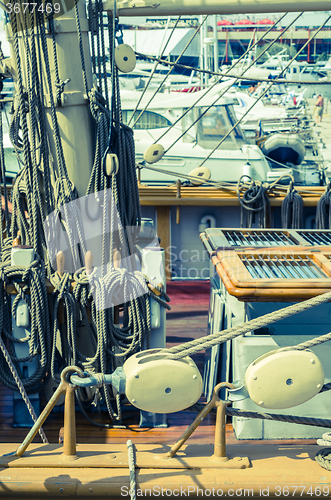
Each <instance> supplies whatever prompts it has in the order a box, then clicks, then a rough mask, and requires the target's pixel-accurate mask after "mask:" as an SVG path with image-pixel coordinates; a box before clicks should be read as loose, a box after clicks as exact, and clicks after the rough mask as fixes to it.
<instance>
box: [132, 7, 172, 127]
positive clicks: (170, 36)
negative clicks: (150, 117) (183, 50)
mask: <svg viewBox="0 0 331 500" xmlns="http://www.w3.org/2000/svg"><path fill="white" fill-rule="evenodd" d="M180 18H181V16H178V18H177V19H176V22H175V24H174V26H173V28H172V30H171V32H170V35H169V37H168V40H167V41H166V43H165V45H164V47H163V49H162V52H161V54H159V56H158V57H159V58H160V59H161V58H162V57H163V54H164V51H165V50H166V48H167V46H168V45H169V42H170V40H171V38H172V35H173V34H174V32H175V29H176V28H177V25H178V23H179V21H180ZM169 23H170V17H169V18H168V22H167V26H166V28H165V30H164V36H165V35H166V33H167V29H168V25H169ZM162 44H163V40H162ZM162 44H161V45H162ZM158 64H159V63H158V61H156V62H155V63H154V67H153V69H152V72H151V74H150V76H149V78H148V80H147V82H146V85H145V87H144V88H143V91H142V92H141V95H140V97H139V99H138V101H137V103H136V105H135V108H134V110H133V112H132V115H131V117H130V120H129V122H128V125H130V123H131V120H132V118H133V117H134V115H135V113H136V111H137V109H138V107H139V104H140V103H141V100H142V98H143V97H144V95H145V93H146V91H147V89H148V86H149V84H150V82H151V81H152V78H153V76H154V73H155V71H156V68H157V66H158ZM172 69H173V68H172ZM169 74H170V73H169Z"/></svg>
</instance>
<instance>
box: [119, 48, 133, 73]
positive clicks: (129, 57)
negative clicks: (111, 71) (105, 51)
mask: <svg viewBox="0 0 331 500" xmlns="http://www.w3.org/2000/svg"><path fill="white" fill-rule="evenodd" d="M115 64H116V66H117V68H118V69H119V71H121V72H122V73H131V71H133V70H134V68H135V67H136V55H135V53H134V51H133V49H132V47H130V45H127V44H126V43H121V44H120V45H118V46H117V47H116V49H115Z"/></svg>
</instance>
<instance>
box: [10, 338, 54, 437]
mask: <svg viewBox="0 0 331 500" xmlns="http://www.w3.org/2000/svg"><path fill="white" fill-rule="evenodd" d="M0 349H1V351H2V355H3V357H4V358H5V360H6V361H7V364H8V366H9V369H10V371H11V373H12V375H13V378H14V380H15V382H16V384H17V387H18V390H19V391H20V394H21V396H22V399H23V401H24V403H25V404H26V407H27V409H28V410H29V413H30V415H31V418H32V420H33V422H36V421H37V419H38V417H37V415H36V413H35V411H34V408H33V406H32V403H31V401H30V398H29V396H28V395H27V392H26V390H25V389H24V385H23V383H22V381H21V379H20V377H19V375H18V373H17V370H16V368H15V365H14V363H13V362H12V360H11V357H10V354H9V352H8V351H7V349H6V346H5V344H4V342H3V340H2V338H1V337H0ZM38 432H39V434H40V437H41V439H42V442H43V443H44V444H48V439H47V437H46V434H45V433H44V431H43V428H42V427H39V428H38Z"/></svg>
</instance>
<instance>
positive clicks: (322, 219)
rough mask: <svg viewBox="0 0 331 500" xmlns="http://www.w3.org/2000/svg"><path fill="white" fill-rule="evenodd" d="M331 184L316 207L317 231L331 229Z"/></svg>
mask: <svg viewBox="0 0 331 500" xmlns="http://www.w3.org/2000/svg"><path fill="white" fill-rule="evenodd" d="M330 202H331V183H329V184H328V185H327V187H326V189H325V193H324V194H323V195H322V196H321V197H320V199H319V200H318V203H317V207H316V229H329V228H331V211H330Z"/></svg>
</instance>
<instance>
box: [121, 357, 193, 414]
mask: <svg viewBox="0 0 331 500" xmlns="http://www.w3.org/2000/svg"><path fill="white" fill-rule="evenodd" d="M123 370H124V373H125V376H126V383H125V385H126V387H125V394H126V396H127V398H128V400H129V401H130V403H132V404H133V405H134V406H136V407H137V408H140V409H141V410H146V411H150V412H152V413H173V412H176V411H181V410H184V409H185V408H188V407H189V406H191V405H193V404H195V403H196V402H197V401H198V399H199V398H200V396H201V392H202V378H201V375H200V372H199V370H198V368H197V366H196V364H195V363H194V361H193V360H192V359H191V358H190V357H188V356H186V357H184V358H181V359H180V360H174V359H171V356H170V355H169V354H168V353H167V351H166V350H161V349H149V350H147V351H142V352H139V353H137V354H134V355H133V356H131V357H130V358H129V359H128V360H127V361H126V362H125V363H124V365H123Z"/></svg>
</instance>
